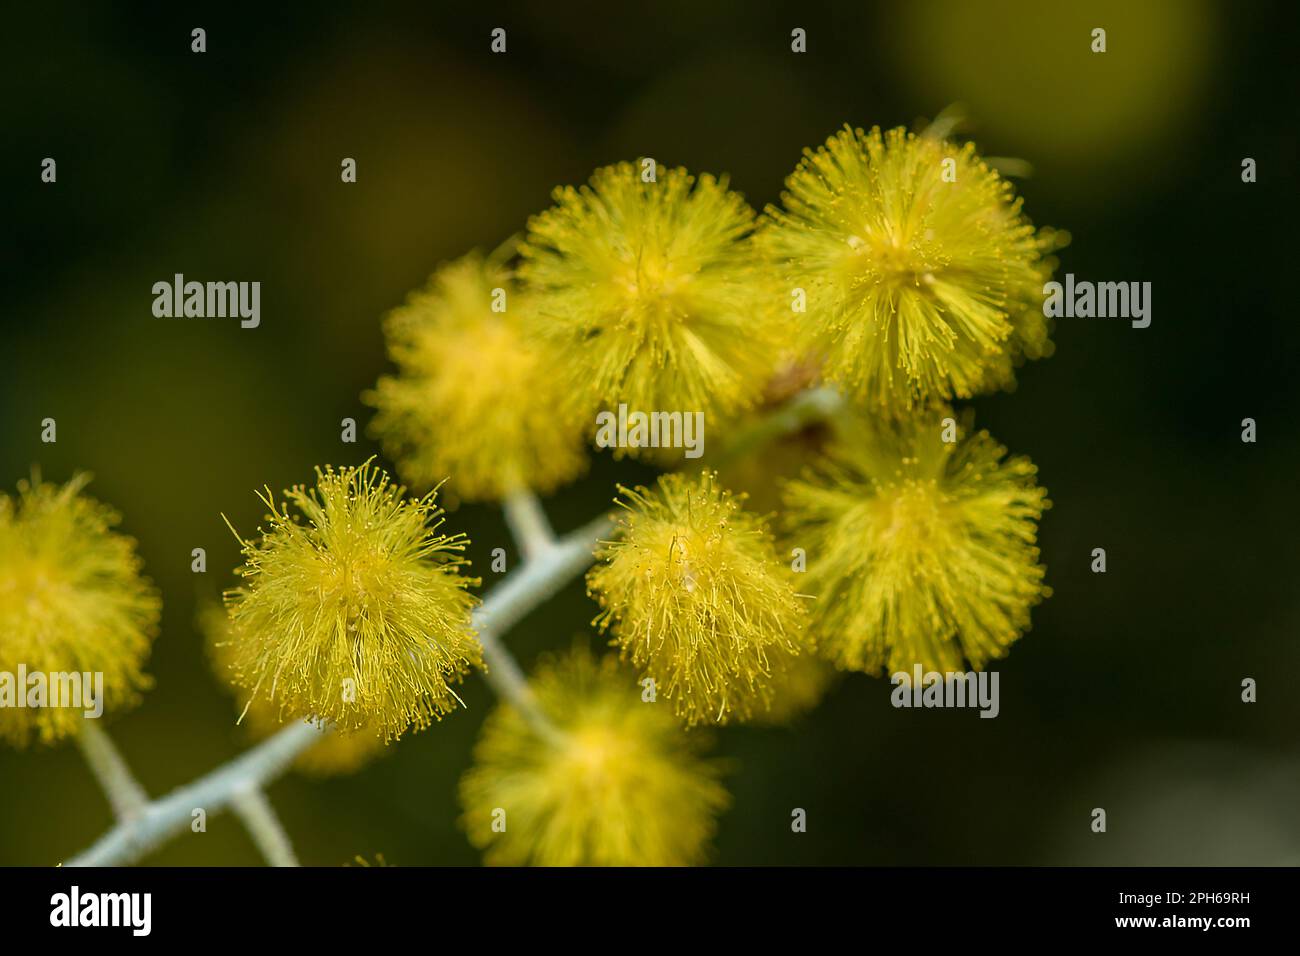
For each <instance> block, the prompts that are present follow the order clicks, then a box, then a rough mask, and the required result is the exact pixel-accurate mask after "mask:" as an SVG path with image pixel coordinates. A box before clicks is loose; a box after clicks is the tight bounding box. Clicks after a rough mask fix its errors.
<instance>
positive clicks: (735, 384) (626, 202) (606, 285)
mask: <svg viewBox="0 0 1300 956" xmlns="http://www.w3.org/2000/svg"><path fill="white" fill-rule="evenodd" d="M644 168H646V167H643V166H633V165H632V164H631V163H619V164H618V165H615V166H608V167H605V168H603V169H598V170H596V172H595V173H594V174H593V175H592V177H591V183H590V185H588V186H583V187H580V188H578V189H574V188H572V187H567V188H563V189H557V190H556V191H555V206H554V207H552V208H551V209H549V210H547V211H546V212H543V213H541V214H540V215H537V216H534V217H533V218H532V219H531V220H530V221H529V223H528V235H527V238H526V240H525V242H524V243H523V245H522V246H521V247H520V250H519V251H520V255H521V257H522V263H521V265H520V270H519V272H520V277H521V278H522V279H523V280H524V282H525V283H526V284H527V286H528V287H529V288H530V289H531V290H532V291H533V292H535V293H536V295H537V327H538V329H539V330H540V332H541V333H542V334H543V335H545V336H546V337H547V338H549V339H551V340H552V341H554V342H556V343H557V345H558V347H559V350H560V362H559V366H558V368H557V371H558V372H559V373H560V374H561V376H562V378H563V379H564V381H565V383H566V385H567V386H568V388H569V389H571V391H572V401H573V403H574V404H575V406H576V407H578V408H580V409H581V410H582V412H583V414H586V415H590V414H592V413H593V412H594V411H596V410H598V409H600V408H601V407H602V406H603V407H605V408H607V409H611V410H612V409H615V408H616V406H617V405H619V404H621V403H626V404H627V405H628V407H629V408H630V409H631V410H633V411H642V412H646V413H650V412H654V411H685V412H703V413H704V414H705V415H706V416H709V417H711V416H712V415H713V414H714V413H716V412H728V411H731V410H734V409H735V408H738V407H741V406H744V405H747V404H749V403H750V402H751V401H752V400H753V399H754V398H755V397H756V396H757V394H758V393H759V391H760V389H761V388H762V386H763V384H764V382H765V380H766V378H767V376H768V374H769V373H770V371H771V369H772V367H773V365H774V363H775V359H776V354H775V346H774V343H775V341H776V336H775V326H774V323H773V322H772V320H771V319H770V318H768V317H765V316H766V314H765V313H764V312H763V310H761V309H759V308H758V307H757V303H758V302H759V301H760V300H759V298H758V297H757V296H758V293H757V291H756V290H757V289H758V285H759V283H758V282H757V281H756V280H757V275H758V272H757V265H756V263H755V261H754V258H753V253H752V250H751V248H750V244H749V242H748V237H749V234H750V232H751V230H752V228H753V225H754V213H753V210H751V209H750V208H749V206H747V205H746V204H745V201H744V200H743V199H742V198H741V197H740V195H739V194H737V193H734V192H731V191H729V190H728V188H727V181H726V179H722V180H718V179H714V178H713V177H712V176H707V175H705V176H700V177H699V178H698V179H696V177H694V176H691V175H690V174H688V173H687V172H686V170H684V169H656V171H655V181H653V182H647V181H646V180H645V178H644V176H643V169H644Z"/></svg>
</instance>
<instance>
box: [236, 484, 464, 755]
mask: <svg viewBox="0 0 1300 956" xmlns="http://www.w3.org/2000/svg"><path fill="white" fill-rule="evenodd" d="M404 491H405V489H403V488H401V487H397V486H394V485H392V484H391V483H390V482H389V479H388V476H387V475H386V474H384V473H383V472H382V471H381V470H380V469H377V468H374V467H372V466H371V464H370V463H369V462H367V463H366V464H364V465H361V466H360V467H353V468H343V469H340V470H335V469H333V468H330V467H327V468H325V469H324V470H320V469H318V470H317V472H316V487H315V488H313V489H306V488H304V487H302V486H296V487H294V488H292V489H290V490H289V491H287V492H285V495H286V497H287V499H288V502H286V503H285V504H283V505H280V504H277V503H276V502H275V501H274V500H273V499H272V497H271V495H270V492H269V491H268V492H267V493H266V494H265V496H263V497H262V500H263V501H264V502H265V504H266V505H267V507H268V508H270V509H271V513H270V515H269V516H268V520H269V521H270V527H269V528H268V529H266V530H264V531H262V532H261V537H260V540H243V539H241V540H240V543H241V545H242V547H243V552H244V557H245V563H244V565H243V567H241V568H239V569H238V570H237V571H236V573H237V574H238V575H239V576H240V577H242V578H243V579H244V582H245V583H244V585H243V586H241V587H239V588H236V589H234V590H231V591H228V592H227V593H226V607H227V610H228V611H229V612H230V616H231V641H232V646H231V648H230V654H231V657H230V661H231V668H230V670H231V676H232V679H233V680H234V682H235V683H237V684H238V685H239V686H241V687H243V688H244V689H245V690H247V691H248V692H249V694H250V696H251V697H253V698H254V699H263V700H265V701H266V702H267V703H268V704H270V705H273V706H274V707H275V708H276V709H277V710H278V712H279V715H280V717H281V718H285V719H288V718H293V717H303V718H314V719H318V720H321V721H323V722H326V723H330V724H334V725H336V726H337V727H339V728H340V729H341V730H344V731H353V730H360V729H362V728H367V729H369V730H371V731H373V732H375V733H377V734H379V735H381V736H382V737H384V738H385V739H390V738H393V737H397V736H399V735H400V734H401V733H402V732H403V731H405V730H406V729H407V728H408V727H411V726H412V725H414V726H415V728H416V729H417V730H418V729H422V728H424V727H427V726H428V725H429V723H430V722H431V721H432V720H434V719H438V718H441V717H442V716H443V715H444V714H447V713H448V712H450V711H451V710H453V709H455V707H456V706H457V705H458V704H459V703H460V698H459V697H457V696H456V692H455V690H454V689H453V687H452V685H453V684H454V683H456V682H458V681H460V680H461V678H462V677H463V676H464V675H465V674H466V673H467V672H468V671H469V669H470V668H471V667H472V666H476V665H477V666H481V664H482V648H481V647H480V645H479V643H478V640H477V639H476V637H475V635H474V632H473V630H472V629H471V626H470V610H471V608H472V606H473V604H474V598H473V597H472V596H471V595H470V594H469V592H468V591H467V590H466V588H467V587H468V586H470V585H471V584H476V583H477V581H474V580H472V579H470V578H466V577H464V576H463V575H462V574H461V573H460V570H461V568H463V567H464V566H465V564H466V563H467V562H466V561H465V560H464V559H463V558H461V557H459V554H460V553H461V552H462V551H464V549H465V539H464V537H463V536H462V535H455V536H451V537H449V536H447V535H444V534H439V533H438V531H437V529H438V527H439V526H440V525H441V524H442V519H441V515H442V511H441V509H439V508H438V507H436V506H435V504H434V493H432V492H431V493H430V494H428V495H426V496H425V497H423V498H419V499H408V498H405V497H404V496H403V492H404ZM290 502H291V503H292V504H293V505H294V506H295V507H296V509H297V510H298V511H299V512H300V514H301V517H299V516H295V515H291V514H290V512H289V503H290ZM302 519H305V521H304V520H302Z"/></svg>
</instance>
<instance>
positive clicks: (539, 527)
mask: <svg viewBox="0 0 1300 956" xmlns="http://www.w3.org/2000/svg"><path fill="white" fill-rule="evenodd" d="M502 509H503V510H504V511H505V516H506V524H507V525H508V526H509V527H510V533H511V534H512V535H513V536H514V539H515V543H516V544H518V545H519V550H520V551H521V552H523V556H524V560H525V561H532V560H535V559H536V558H539V557H541V555H542V554H543V553H544V552H546V551H548V550H550V549H551V548H553V547H555V532H554V531H552V530H551V523H550V522H549V521H547V520H546V512H545V511H543V510H542V503H541V502H540V501H538V500H537V495H535V494H533V493H532V492H531V491H528V490H527V489H523V488H521V489H519V490H517V491H514V492H511V493H510V494H508V495H506V499H505V502H504V504H503V505H502Z"/></svg>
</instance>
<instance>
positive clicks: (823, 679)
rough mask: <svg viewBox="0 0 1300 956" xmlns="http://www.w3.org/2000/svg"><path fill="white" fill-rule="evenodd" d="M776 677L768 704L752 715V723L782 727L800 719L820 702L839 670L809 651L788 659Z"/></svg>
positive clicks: (806, 650) (810, 649) (837, 676)
mask: <svg viewBox="0 0 1300 956" xmlns="http://www.w3.org/2000/svg"><path fill="white" fill-rule="evenodd" d="M778 674H779V676H778V678H777V680H776V682H775V684H774V685H773V691H772V702H771V705H770V706H769V707H768V708H767V710H765V711H761V712H759V713H757V714H755V715H754V717H753V722H754V723H755V724H767V725H774V724H785V723H789V722H790V721H792V720H794V719H795V718H797V717H802V716H803V715H804V714H806V713H808V712H809V711H811V710H813V709H814V708H816V707H817V705H818V704H820V703H821V702H822V698H823V697H825V696H826V692H827V691H829V690H830V688H831V686H832V685H833V684H834V683H835V681H836V680H837V679H838V678H839V676H840V673H839V671H837V670H836V669H835V667H834V666H833V665H832V664H830V663H829V662H828V661H826V660H825V659H823V658H822V657H820V656H818V654H817V653H816V652H815V651H814V650H813V649H812V648H807V649H805V650H804V651H803V652H802V653H800V654H799V655H798V656H797V657H790V658H788V659H787V660H786V661H785V663H784V664H783V665H782V666H781V667H780V668H779V669H778Z"/></svg>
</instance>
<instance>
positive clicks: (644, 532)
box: [587, 472, 806, 724]
mask: <svg viewBox="0 0 1300 956" xmlns="http://www.w3.org/2000/svg"><path fill="white" fill-rule="evenodd" d="M619 490H620V491H621V492H623V494H625V495H626V496H627V499H628V500H627V501H626V502H619V503H620V504H621V505H622V506H623V507H624V508H625V509H626V512H625V514H624V515H623V516H622V518H621V519H620V530H621V535H620V537H619V538H618V539H617V540H615V541H612V542H608V543H607V544H605V545H604V547H603V548H602V549H601V550H600V552H598V554H597V555H596V557H597V560H598V562H599V563H598V564H597V565H596V567H594V568H593V569H592V570H591V571H590V572H589V573H588V575H587V586H588V590H589V592H590V593H591V595H592V597H593V598H595V599H596V600H597V601H598V602H599V604H600V606H601V608H602V611H601V613H600V615H599V616H598V617H597V618H596V621H595V623H596V624H598V625H599V626H600V627H601V629H602V630H604V629H606V628H609V629H612V630H613V633H614V637H615V643H617V644H618V645H619V647H620V648H621V649H622V654H623V656H624V657H625V658H630V659H631V661H632V663H633V664H634V665H635V666H636V667H638V668H639V669H641V671H642V672H643V673H644V675H645V676H646V677H650V678H652V679H653V680H654V682H655V686H656V693H657V694H660V695H662V696H663V697H664V698H665V699H667V700H668V701H670V702H671V703H672V706H673V709H674V710H675V711H676V713H677V715H678V716H679V717H681V718H682V719H683V720H685V721H686V722H687V723H688V724H696V723H699V722H701V721H711V722H716V723H726V722H727V721H728V720H730V719H732V718H733V717H739V718H741V719H745V718H748V717H750V716H752V715H753V714H754V713H755V712H759V711H762V710H765V709H766V708H767V706H768V704H769V702H770V700H771V697H772V687H773V683H774V681H775V680H776V679H777V678H778V677H779V676H780V673H779V670H780V668H781V667H782V666H783V665H784V663H785V662H786V660H788V658H789V656H790V655H794V654H798V653H799V649H800V644H801V640H802V635H801V631H802V630H803V627H804V619H805V616H806V613H805V609H804V607H803V604H802V603H801V601H800V598H799V595H797V594H796V593H795V590H794V586H793V583H792V580H791V578H792V575H791V574H790V572H789V569H788V568H786V566H785V565H784V564H782V563H781V561H780V560H779V559H778V558H777V556H776V551H775V549H774V547H773V544H772V541H771V537H770V535H769V534H768V531H767V527H766V524H765V523H764V522H763V520H762V519H760V518H758V517H755V516H754V515H751V514H749V513H748V512H746V511H745V510H744V509H742V508H741V507H740V503H739V502H738V501H737V499H736V498H734V497H732V495H731V494H730V493H729V492H727V491H724V490H722V489H720V488H719V487H718V486H717V484H716V476H714V475H713V474H711V473H708V472H705V473H703V474H701V475H700V476H699V477H697V478H689V477H685V476H683V475H681V474H668V475H664V476H662V477H661V478H660V479H659V485H658V488H657V489H655V490H654V491H649V490H647V489H645V488H637V489H636V490H628V489H626V488H622V487H620V489H619Z"/></svg>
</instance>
